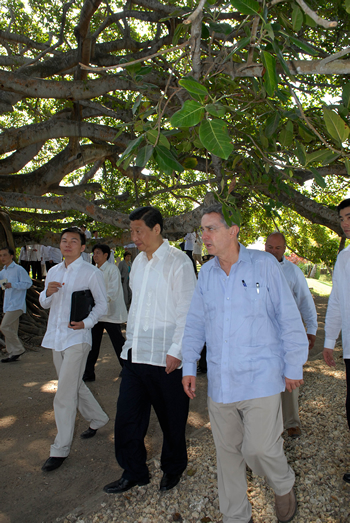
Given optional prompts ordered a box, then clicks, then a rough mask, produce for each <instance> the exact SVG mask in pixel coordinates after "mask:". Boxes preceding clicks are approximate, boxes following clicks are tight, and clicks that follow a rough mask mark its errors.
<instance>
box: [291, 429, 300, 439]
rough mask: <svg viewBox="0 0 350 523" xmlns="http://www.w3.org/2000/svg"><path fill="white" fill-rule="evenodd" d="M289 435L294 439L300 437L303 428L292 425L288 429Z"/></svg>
mask: <svg viewBox="0 0 350 523" xmlns="http://www.w3.org/2000/svg"><path fill="white" fill-rule="evenodd" d="M288 436H289V437H290V438H293V439H296V438H299V436H301V428H300V427H291V428H290V429H288Z"/></svg>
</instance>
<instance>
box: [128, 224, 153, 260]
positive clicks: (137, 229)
mask: <svg viewBox="0 0 350 523" xmlns="http://www.w3.org/2000/svg"><path fill="white" fill-rule="evenodd" d="M159 231H160V226H159V225H158V226H157V225H155V226H154V227H153V229H150V228H149V227H147V225H146V224H145V222H144V221H143V220H134V221H132V222H130V233H131V239H132V241H133V242H134V244H135V245H136V247H137V248H138V250H139V251H145V252H154V250H156V248H158V240H159Z"/></svg>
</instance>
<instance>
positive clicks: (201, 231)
mask: <svg viewBox="0 0 350 523" xmlns="http://www.w3.org/2000/svg"><path fill="white" fill-rule="evenodd" d="M222 227H225V229H227V227H226V225H218V226H217V227H213V226H209V227H200V228H199V232H200V233H201V234H203V232H216V231H217V230H218V229H221V228H222Z"/></svg>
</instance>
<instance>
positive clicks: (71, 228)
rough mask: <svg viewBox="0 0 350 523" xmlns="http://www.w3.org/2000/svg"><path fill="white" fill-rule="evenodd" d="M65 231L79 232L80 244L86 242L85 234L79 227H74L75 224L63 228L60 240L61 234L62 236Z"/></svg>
mask: <svg viewBox="0 0 350 523" xmlns="http://www.w3.org/2000/svg"><path fill="white" fill-rule="evenodd" d="M66 232H74V233H75V234H79V236H80V241H81V244H82V245H85V243H86V238H85V234H84V233H83V231H82V230H81V229H80V227H75V226H74V227H68V228H67V229H64V230H63V231H62V232H61V236H60V240H61V239H62V236H63V235H64V234H65V233H66Z"/></svg>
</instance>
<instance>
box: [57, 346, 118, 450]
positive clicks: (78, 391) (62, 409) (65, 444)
mask: <svg viewBox="0 0 350 523" xmlns="http://www.w3.org/2000/svg"><path fill="white" fill-rule="evenodd" d="M90 348H91V346H90V345H89V344H88V343H80V344H78V345H72V347H68V348H67V349H65V350H63V351H55V350H53V351H52V354H53V362H54V365H55V367H56V372H57V376H58V384H57V392H56V395H55V399H54V400H53V408H54V412H55V420H56V426H57V436H56V438H55V442H54V444H53V445H51V451H50V456H55V457H61V458H65V457H67V456H68V454H69V451H70V446H71V443H72V440H73V433H74V425H75V418H76V414H77V408H78V409H79V412H80V414H81V415H82V416H83V417H84V418H85V419H86V420H87V421H88V422H89V423H90V427H91V428H92V429H99V428H101V427H103V426H104V425H106V423H107V422H108V419H109V418H108V416H107V414H106V413H105V412H103V410H102V408H101V407H100V405H99V404H98V402H97V401H96V400H95V398H94V396H93V395H92V393H91V391H90V389H89V388H88V387H87V386H86V385H85V383H84V382H83V380H82V378H83V374H84V370H85V365H86V360H87V357H88V354H89V351H90Z"/></svg>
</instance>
